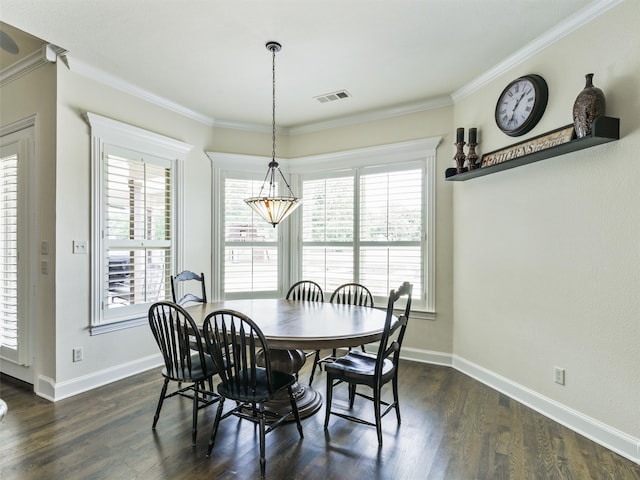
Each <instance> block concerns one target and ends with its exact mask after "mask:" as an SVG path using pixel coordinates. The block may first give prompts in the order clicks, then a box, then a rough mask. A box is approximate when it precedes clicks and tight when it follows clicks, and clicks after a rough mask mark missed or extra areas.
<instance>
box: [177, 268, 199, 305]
mask: <svg viewBox="0 0 640 480" xmlns="http://www.w3.org/2000/svg"><path fill="white" fill-rule="evenodd" d="M188 281H196V282H199V283H200V288H201V292H202V293H201V294H200V296H197V295H194V294H193V293H186V294H184V295H183V296H182V297H181V298H178V284H179V283H180V282H188ZM171 296H172V298H173V303H177V304H178V305H180V306H183V305H185V304H187V303H189V302H196V303H207V289H206V285H205V281H204V273H201V274H200V275H198V274H197V273H194V272H192V271H190V270H185V271H183V272H180V273H179V274H178V275H175V276H171Z"/></svg>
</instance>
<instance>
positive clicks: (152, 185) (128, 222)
mask: <svg viewBox="0 0 640 480" xmlns="http://www.w3.org/2000/svg"><path fill="white" fill-rule="evenodd" d="M105 154H106V158H105V162H104V168H105V175H104V179H105V186H104V189H103V192H104V202H103V204H104V205H105V209H106V211H105V214H104V218H105V225H104V233H103V234H104V236H105V245H106V248H105V251H104V254H105V255H106V258H104V259H103V260H104V262H105V265H107V266H108V268H106V269H104V276H103V282H104V289H103V291H104V296H105V298H104V304H105V307H106V310H107V313H108V315H107V316H108V317H110V318H118V317H120V316H122V315H123V314H125V313H129V312H131V311H132V310H135V311H137V310H143V307H142V306H145V305H148V304H149V303H152V302H156V301H159V300H165V299H167V298H170V295H169V293H170V288H171V287H170V281H171V279H170V275H171V265H172V262H173V259H172V246H173V245H172V240H173V238H172V224H173V208H172V198H173V190H172V164H171V161H169V160H165V159H160V158H155V157H151V156H144V157H141V156H140V155H136V154H135V152H131V151H127V150H125V149H120V148H116V147H111V148H108V149H107V150H106V153H105ZM136 306H137V307H136Z"/></svg>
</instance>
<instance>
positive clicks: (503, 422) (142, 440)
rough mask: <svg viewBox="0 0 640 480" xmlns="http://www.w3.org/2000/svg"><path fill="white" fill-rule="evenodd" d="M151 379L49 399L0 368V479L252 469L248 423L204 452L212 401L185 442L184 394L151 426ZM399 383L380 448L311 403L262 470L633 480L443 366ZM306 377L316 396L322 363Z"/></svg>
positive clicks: (154, 381)
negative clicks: (3, 413) (397, 402)
mask: <svg viewBox="0 0 640 480" xmlns="http://www.w3.org/2000/svg"><path fill="white" fill-rule="evenodd" d="M305 369H307V367H305ZM301 378H303V379H305V378H306V379H308V372H307V373H304V375H302V374H301ZM161 383H162V380H161V376H160V373H159V369H158V370H154V371H149V372H145V373H142V374H139V375H136V376H134V377H131V378H127V379H125V380H121V381H118V382H115V383H112V384H110V385H107V386H104V387H101V388H98V389H95V390H93V391H90V392H87V393H84V394H81V395H77V396H74V397H72V398H69V399H66V400H62V401H59V402H57V403H50V402H48V401H46V400H43V399H41V398H39V397H37V396H35V395H34V394H33V393H32V392H31V391H30V390H29V389H27V388H25V387H24V385H21V384H19V383H17V382H15V381H13V380H12V379H9V378H8V377H2V379H1V383H0V397H2V398H3V399H4V400H5V401H6V402H7V404H8V406H9V412H8V415H7V417H5V419H4V421H3V422H2V424H0V478H1V479H2V480H13V479H19V480H30V479H34V480H35V479H38V480H41V479H64V480H74V479H78V480H85V479H92V480H94V479H96V480H98V479H108V480H111V479H117V480H126V479H144V480H146V479H153V480H157V479H172V480H174V479H199V478H207V479H220V480H225V479H254V478H260V467H259V462H258V458H259V448H258V434H257V430H256V429H255V428H254V426H253V425H252V424H250V423H249V422H246V421H243V422H240V421H238V420H237V419H235V418H228V419H226V420H225V421H223V422H222V423H221V425H220V430H219V431H218V437H217V440H216V445H215V446H214V450H213V454H212V456H211V458H207V457H206V456H205V453H204V452H205V450H206V447H207V442H208V439H209V434H210V431H211V425H212V422H213V416H214V413H215V409H216V407H215V406H214V407H212V408H208V409H205V410H202V411H201V412H200V418H199V422H198V425H199V431H198V442H197V446H196V447H194V448H192V447H191V404H190V401H189V400H187V399H183V398H172V399H168V400H167V401H166V402H165V405H164V407H163V410H162V413H161V415H160V420H159V422H158V427H157V430H156V431H155V432H154V431H152V430H151V422H152V419H153V414H154V411H155V407H156V401H157V397H158V395H159V392H160V387H161ZM400 383H401V386H400V398H401V412H402V425H401V426H398V425H397V423H396V420H395V415H393V413H391V414H389V415H388V416H386V417H385V418H383V435H384V445H383V446H382V448H378V444H377V438H376V432H375V428H372V427H368V426H365V425H358V424H354V423H351V422H347V421H345V420H343V419H341V418H338V417H332V418H331V421H330V423H329V431H328V433H325V431H324V429H323V421H324V408H323V409H322V410H321V411H320V412H318V414H316V415H314V416H312V417H310V418H307V419H305V420H303V428H304V435H305V438H304V439H302V440H300V439H299V437H298V433H297V431H296V428H295V425H293V424H290V425H286V426H284V427H282V428H280V429H277V430H275V431H274V432H273V433H270V434H269V435H267V448H266V455H267V474H266V476H267V478H271V479H285V478H286V479H305V480H306V479H311V480H313V479H323V480H326V479H342V478H349V479H380V480H383V479H384V480H386V479H393V480H395V479H407V480H414V479H415V480H423V479H427V480H484V479H510V480H541V479H542V480H555V479H571V480H582V479H589V480H591V479H595V480H627V479H630V480H631V479H633V480H640V465H637V464H635V463H633V462H631V461H629V460H627V459H625V458H623V457H621V456H619V455H617V454H615V453H613V452H611V451H609V450H607V449H605V448H603V447H601V446H599V445H597V444H595V443H594V442H591V441H589V440H587V439H586V438H584V437H582V436H580V435H578V434H576V433H574V432H573V431H571V430H569V429H567V428H564V427H562V426H561V425H559V424H557V423H555V422H553V421H551V420H549V419H547V418H546V417H544V416H542V415H539V414H538V413H536V412H534V411H532V410H531V409H529V408H527V407H525V406H523V405H521V404H519V403H518V402H516V401H514V400H512V399H510V398H508V397H506V396H504V395H502V394H500V393H498V392H496V391H494V390H492V389H491V388H489V387H487V386H485V385H483V384H481V383H479V382H477V381H475V380H473V379H472V378H470V377H468V376H466V375H464V374H462V373H460V372H457V371H456V370H454V369H452V368H448V367H440V366H434V365H424V364H418V363H412V362H403V363H402V365H401V371H400ZM314 386H315V387H316V388H317V389H319V390H320V391H321V392H322V393H323V395H324V389H325V376H324V373H323V372H322V373H320V375H319V376H318V377H317V379H316V380H315V381H314ZM387 393H388V394H390V391H389V392H387ZM336 402H337V403H338V404H343V405H346V388H344V389H343V388H342V387H339V388H337V389H336V390H335V394H334V405H336ZM354 409H355V410H356V411H357V412H358V413H361V412H362V414H369V413H370V412H371V404H370V403H369V402H366V401H364V400H363V399H361V398H358V399H357V400H356V406H355V407H354ZM371 417H372V416H371Z"/></svg>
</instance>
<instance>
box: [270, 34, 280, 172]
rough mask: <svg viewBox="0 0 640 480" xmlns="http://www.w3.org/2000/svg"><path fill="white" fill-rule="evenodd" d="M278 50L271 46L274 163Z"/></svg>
mask: <svg viewBox="0 0 640 480" xmlns="http://www.w3.org/2000/svg"><path fill="white" fill-rule="evenodd" d="M278 50H279V49H278V48H277V47H276V46H275V45H272V46H271V73H272V82H271V92H272V95H271V99H272V103H271V144H272V150H271V159H272V160H273V161H274V162H275V160H276V52H277V51H278Z"/></svg>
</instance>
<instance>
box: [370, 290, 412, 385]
mask: <svg viewBox="0 0 640 480" xmlns="http://www.w3.org/2000/svg"><path fill="white" fill-rule="evenodd" d="M412 291H413V285H411V284H410V283H409V282H404V283H403V284H402V285H400V287H399V288H398V289H397V290H391V292H390V293H389V303H388V304H387V317H386V319H385V323H384V331H383V333H382V338H381V339H380V345H379V350H378V356H377V359H376V377H377V378H380V375H381V374H382V366H383V363H384V360H385V359H386V358H388V357H389V356H391V355H393V359H392V361H393V363H394V365H396V366H397V365H398V361H399V360H400V349H401V348H402V341H403V340H404V333H405V330H406V329H407V324H408V323H409V312H410V311H411V292H412ZM401 297H406V304H405V308H404V313H403V314H401V315H400V316H399V317H398V320H397V321H396V322H394V323H392V321H391V320H392V318H393V309H394V306H395V303H396V302H397V301H398V300H399V299H400V298H401Z"/></svg>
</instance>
